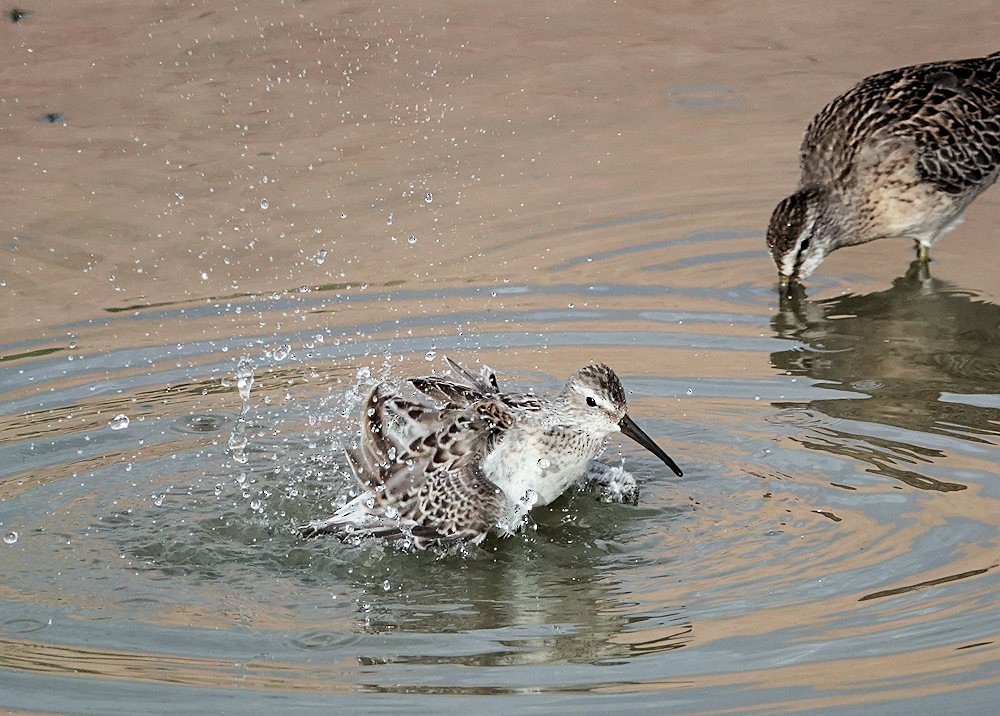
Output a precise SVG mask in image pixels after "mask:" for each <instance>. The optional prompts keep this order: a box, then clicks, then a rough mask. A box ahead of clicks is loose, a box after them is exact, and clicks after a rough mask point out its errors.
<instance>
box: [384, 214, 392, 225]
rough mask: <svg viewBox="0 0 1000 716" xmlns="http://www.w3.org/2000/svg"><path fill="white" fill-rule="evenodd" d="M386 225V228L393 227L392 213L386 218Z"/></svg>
mask: <svg viewBox="0 0 1000 716" xmlns="http://www.w3.org/2000/svg"><path fill="white" fill-rule="evenodd" d="M385 223H386V226H392V214H391V213H390V214H389V215H388V216H387V217H385Z"/></svg>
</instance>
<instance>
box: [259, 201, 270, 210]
mask: <svg viewBox="0 0 1000 716" xmlns="http://www.w3.org/2000/svg"><path fill="white" fill-rule="evenodd" d="M269 206H271V203H270V202H269V201H268V200H267V199H261V200H260V208H261V209H263V210H264V211H267V207H269Z"/></svg>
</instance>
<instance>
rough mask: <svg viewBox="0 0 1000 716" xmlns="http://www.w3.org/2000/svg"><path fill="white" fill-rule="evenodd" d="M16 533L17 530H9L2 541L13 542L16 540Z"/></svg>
mask: <svg viewBox="0 0 1000 716" xmlns="http://www.w3.org/2000/svg"><path fill="white" fill-rule="evenodd" d="M17 538H18V534H17V532H15V531H13V530H11V531H10V532H8V533H7V534H5V535H4V536H3V541H4V542H5V543H7V544H14V543H15V542H17Z"/></svg>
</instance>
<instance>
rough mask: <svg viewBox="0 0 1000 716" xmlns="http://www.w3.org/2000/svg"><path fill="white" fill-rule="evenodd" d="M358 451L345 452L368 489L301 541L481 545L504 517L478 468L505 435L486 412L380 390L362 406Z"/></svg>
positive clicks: (309, 528) (308, 529) (311, 527)
mask: <svg viewBox="0 0 1000 716" xmlns="http://www.w3.org/2000/svg"><path fill="white" fill-rule="evenodd" d="M363 424H364V427H363V431H362V436H361V440H360V444H359V445H358V446H357V447H356V448H354V449H349V450H348V451H347V456H348V459H349V461H350V463H351V467H352V468H353V470H354V472H355V474H356V475H357V477H358V480H359V481H360V482H361V483H362V484H363V485H365V486H366V487H367V488H368V490H367V491H366V492H365V493H364V494H362V495H361V496H359V497H358V498H356V499H355V500H353V501H351V502H349V503H348V504H347V505H345V506H344V507H342V508H341V509H340V510H338V511H337V513H336V514H334V515H333V517H331V518H329V519H328V520H317V521H313V522H310V523H309V524H308V525H304V526H303V527H301V528H300V530H301V531H302V532H303V534H305V535H306V536H314V535H318V534H324V533H333V534H337V535H339V536H341V537H345V536H350V535H371V536H378V537H394V536H403V535H406V536H410V537H412V538H413V540H414V543H415V544H417V546H426V544H428V543H430V542H434V541H449V540H471V541H473V542H479V541H481V540H482V539H483V537H485V536H486V533H487V532H488V531H489V529H490V528H491V527H493V526H495V525H496V524H497V522H498V520H500V519H501V517H502V516H503V511H504V509H505V506H506V503H507V499H506V496H505V495H504V494H503V492H502V491H501V490H500V489H499V488H498V487H497V486H496V485H494V484H493V483H492V482H490V481H489V480H488V479H487V478H486V476H485V475H484V474H483V473H482V471H481V469H480V467H479V466H480V463H481V461H482V459H483V455H484V451H485V450H486V449H487V446H488V445H490V444H492V442H493V441H495V440H496V439H497V433H498V432H499V431H502V430H503V429H504V427H503V426H501V425H499V424H498V422H497V420H495V419H494V417H493V416H492V415H490V414H488V413H484V412H483V411H479V410H469V409H465V408H460V407H456V406H454V405H449V406H446V407H443V408H442V407H439V406H436V405H433V404H431V403H429V402H426V401H421V400H411V399H407V398H404V397H402V396H400V395H398V394H397V393H396V392H395V391H394V388H393V386H391V385H389V384H385V383H383V384H380V385H379V386H377V387H376V388H375V390H373V391H372V393H371V395H370V396H369V398H368V401H367V402H366V405H365V409H364V417H363Z"/></svg>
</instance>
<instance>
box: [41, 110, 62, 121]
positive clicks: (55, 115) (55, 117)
mask: <svg viewBox="0 0 1000 716" xmlns="http://www.w3.org/2000/svg"><path fill="white" fill-rule="evenodd" d="M38 121H39V122H45V123H46V124H58V123H60V122H65V121H66V115H65V114H63V113H62V112H46V113H45V114H43V115H42V116H41V117H39V118H38Z"/></svg>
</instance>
